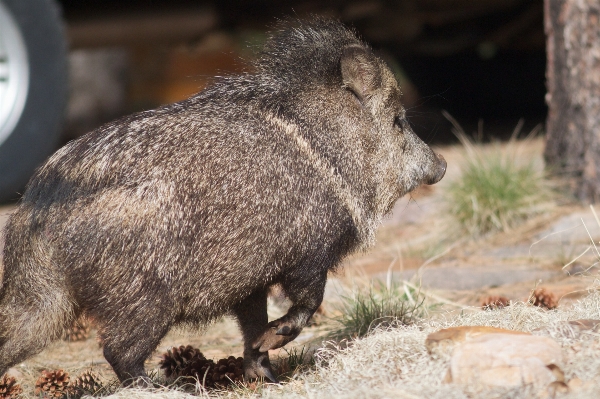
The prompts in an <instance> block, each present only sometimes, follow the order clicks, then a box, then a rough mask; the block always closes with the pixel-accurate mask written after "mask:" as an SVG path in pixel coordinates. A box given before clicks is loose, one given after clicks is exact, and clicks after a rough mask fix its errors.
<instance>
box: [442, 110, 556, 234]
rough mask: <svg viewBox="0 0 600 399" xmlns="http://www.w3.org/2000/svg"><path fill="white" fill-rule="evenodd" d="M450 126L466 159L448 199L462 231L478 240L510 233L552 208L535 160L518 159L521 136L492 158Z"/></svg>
mask: <svg viewBox="0 0 600 399" xmlns="http://www.w3.org/2000/svg"><path fill="white" fill-rule="evenodd" d="M446 116H447V117H448V118H449V119H450V118H451V117H450V116H449V115H446ZM451 122H452V123H453V124H454V127H455V130H454V133H455V134H456V136H457V137H458V138H459V140H460V141H461V142H462V144H463V146H464V147H465V150H466V157H465V163H464V165H462V173H461V176H460V178H458V179H457V180H456V181H453V182H452V184H450V186H449V187H448V195H447V197H446V198H447V201H448V204H449V205H448V211H449V214H450V215H451V216H452V218H453V219H454V220H455V222H456V223H457V225H458V226H459V227H460V228H461V229H462V230H466V231H467V232H468V233H469V234H471V235H472V236H474V237H477V236H481V235H485V234H487V233H491V232H498V231H508V230H510V229H512V228H514V227H515V226H517V225H518V224H520V223H522V222H523V221H524V220H526V219H527V218H529V217H531V216H533V215H536V214H539V213H540V212H543V211H544V210H546V209H547V205H548V203H549V198H550V190H549V185H548V183H547V181H546V180H545V179H544V177H543V174H542V172H541V171H539V170H538V169H537V168H536V167H535V165H534V161H533V160H531V159H529V160H527V159H521V158H519V157H518V153H519V151H518V148H517V147H518V143H517V142H516V139H515V137H516V133H515V134H514V135H513V137H512V138H511V140H510V142H509V143H508V146H507V148H506V149H505V150H502V149H500V148H497V149H496V150H495V151H494V152H493V153H487V152H484V151H483V150H482V149H481V147H479V146H476V145H475V144H474V143H473V142H472V141H471V140H470V139H469V138H468V137H467V136H466V134H464V132H463V131H462V130H461V129H460V127H459V126H458V125H457V124H456V122H455V121H454V120H453V119H451ZM518 128H519V127H517V129H518ZM517 129H516V130H515V132H517V131H518V130H517ZM530 136H532V135H530Z"/></svg>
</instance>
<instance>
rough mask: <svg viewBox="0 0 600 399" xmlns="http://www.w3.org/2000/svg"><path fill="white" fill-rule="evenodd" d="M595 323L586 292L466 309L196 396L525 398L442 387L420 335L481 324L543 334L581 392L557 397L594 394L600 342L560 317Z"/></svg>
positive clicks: (123, 393)
mask: <svg viewBox="0 0 600 399" xmlns="http://www.w3.org/2000/svg"><path fill="white" fill-rule="evenodd" d="M585 318H593V319H600V293H598V292H592V293H591V294H590V295H588V296H587V297H586V298H584V299H582V300H580V301H579V302H577V303H576V304H575V305H574V306H572V307H571V308H569V309H558V310H554V311H546V310H542V309H539V308H537V307H533V306H529V305H527V304H525V303H517V304H514V305H513V306H510V307H507V308H504V309H501V310H497V311H495V312H482V311H476V310H473V311H469V312H461V313H460V314H446V316H445V317H443V318H439V319H436V320H428V321H425V322H423V323H421V324H420V325H414V326H405V327H394V328H380V329H376V330H374V331H373V332H372V333H371V334H369V335H368V336H367V337H365V338H362V339H357V340H356V341H354V342H353V344H352V345H350V346H347V347H344V348H342V347H339V346H336V345H334V344H332V345H330V346H328V347H325V348H322V349H320V350H319V351H318V352H317V355H316V365H315V369H314V370H309V371H307V372H305V373H304V374H301V375H298V376H296V377H295V378H294V379H292V380H291V381H290V382H288V383H286V384H283V385H271V384H267V385H263V386H259V387H258V388H256V389H254V390H250V389H244V388H239V389H237V390H232V391H226V392H225V391H222V392H211V393H206V392H201V393H200V394H199V395H200V396H201V397H206V396H210V397H219V398H315V399H316V398H326V399H332V398H386V397H394V398H431V399H436V398H440V399H454V398H457V399H458V398H461V399H463V398H464V399H466V398H473V397H477V398H481V399H487V398H490V399H491V398H515V399H516V398H531V397H534V396H533V391H532V390H531V388H528V387H525V388H522V389H505V390H502V389H498V388H496V389H484V388H482V387H463V386H458V385H455V384H448V383H444V382H443V378H444V375H445V374H446V371H447V369H448V356H445V355H444V354H438V355H435V356H432V355H430V354H429V353H428V352H427V350H426V348H425V338H426V336H427V334H429V333H431V332H434V331H437V330H438V329H441V328H446V327H451V326H459V325H488V326H495V327H500V328H507V329H515V330H522V331H528V332H533V333H534V334H537V335H545V336H550V337H552V338H553V339H555V340H556V341H557V342H558V343H559V344H560V345H561V346H562V348H563V354H564V358H565V361H564V364H561V365H560V366H561V367H562V369H563V370H564V371H565V374H566V378H567V380H570V379H572V378H575V377H577V378H578V379H580V380H581V381H582V384H581V387H580V388H579V389H578V390H576V391H572V392H570V393H568V394H566V395H563V396H560V397H564V398H583V399H586V398H590V399H591V398H597V397H599V396H600V381H599V377H600V358H598V356H597V353H598V350H599V349H600V341H599V339H598V337H597V336H596V334H582V335H581V336H574V332H573V330H572V329H571V328H570V327H569V326H568V325H567V324H565V323H562V322H565V321H567V320H576V319H585ZM191 397H192V396H191V395H190V394H188V393H185V392H177V391H173V390H154V391H143V390H131V389H126V390H120V391H118V392H117V393H115V394H113V395H111V396H109V398H156V399H170V398H173V399H180V398H181V399H183V398H191Z"/></svg>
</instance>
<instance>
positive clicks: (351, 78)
mask: <svg viewBox="0 0 600 399" xmlns="http://www.w3.org/2000/svg"><path fill="white" fill-rule="evenodd" d="M340 67H341V70H342V80H343V82H344V85H345V86H346V87H347V88H348V89H350V90H352V92H354V94H356V96H357V97H358V99H359V100H360V101H364V100H365V99H368V98H369V97H371V95H372V94H373V93H374V92H375V91H376V90H377V89H378V88H379V87H380V86H381V69H380V66H379V63H378V62H377V59H376V58H375V55H374V54H373V53H372V52H371V50H369V49H368V48H366V47H363V46H359V45H351V46H347V47H345V48H344V49H343V50H342V58H341V60H340Z"/></svg>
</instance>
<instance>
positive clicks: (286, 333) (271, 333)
mask: <svg viewBox="0 0 600 399" xmlns="http://www.w3.org/2000/svg"><path fill="white" fill-rule="evenodd" d="M299 333H300V331H299V330H298V329H295V328H294V327H293V326H292V325H290V323H289V322H283V321H279V320H275V321H272V322H270V323H269V324H268V326H267V329H266V330H265V331H264V332H263V333H262V334H261V335H260V336H259V337H258V338H257V339H256V340H255V341H254V342H253V343H252V349H258V350H259V351H260V352H267V351H268V350H271V349H277V348H281V347H282V346H284V345H285V344H287V343H288V342H290V341H293V340H294V338H296V337H297V336H298V334H299Z"/></svg>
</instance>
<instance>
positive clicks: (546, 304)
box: [529, 288, 558, 309]
mask: <svg viewBox="0 0 600 399" xmlns="http://www.w3.org/2000/svg"><path fill="white" fill-rule="evenodd" d="M529 302H530V303H531V304H532V305H533V306H539V307H541V308H545V309H555V308H556V307H557V306H558V301H557V300H556V297H555V296H554V294H553V293H552V292H550V291H546V289H544V288H537V289H536V290H535V291H533V293H532V294H531V295H530V297H529Z"/></svg>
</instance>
